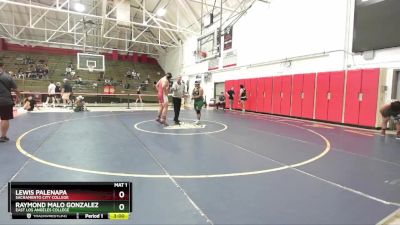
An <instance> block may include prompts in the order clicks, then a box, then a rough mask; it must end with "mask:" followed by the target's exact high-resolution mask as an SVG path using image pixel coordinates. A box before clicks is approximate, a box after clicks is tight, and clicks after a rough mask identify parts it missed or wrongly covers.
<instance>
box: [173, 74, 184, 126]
mask: <svg viewBox="0 0 400 225" xmlns="http://www.w3.org/2000/svg"><path fill="white" fill-rule="evenodd" d="M171 90H172V101H173V103H174V112H175V117H174V121H175V124H177V125H178V124H180V122H181V121H179V113H180V111H181V106H182V97H183V96H184V94H185V83H184V82H182V76H178V78H177V79H176V81H175V82H174V84H173V85H172V88H171Z"/></svg>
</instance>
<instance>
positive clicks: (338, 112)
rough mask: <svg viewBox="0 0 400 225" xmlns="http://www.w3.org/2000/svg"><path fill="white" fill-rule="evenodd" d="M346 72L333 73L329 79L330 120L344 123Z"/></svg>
mask: <svg viewBox="0 0 400 225" xmlns="http://www.w3.org/2000/svg"><path fill="white" fill-rule="evenodd" d="M344 74H345V73H344V71H337V72H331V74H330V79H329V92H330V99H329V106H328V120H329V121H333V122H342V115H343V95H344Z"/></svg>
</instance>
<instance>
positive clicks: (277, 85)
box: [272, 76, 282, 114]
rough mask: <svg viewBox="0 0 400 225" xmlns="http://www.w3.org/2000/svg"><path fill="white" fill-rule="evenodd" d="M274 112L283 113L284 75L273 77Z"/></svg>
mask: <svg viewBox="0 0 400 225" xmlns="http://www.w3.org/2000/svg"><path fill="white" fill-rule="evenodd" d="M272 80H273V88H272V113H275V114H280V113H281V99H282V97H281V95H282V77H278V76H276V77H273V79H272Z"/></svg>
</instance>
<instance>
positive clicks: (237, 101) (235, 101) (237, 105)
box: [233, 80, 243, 109]
mask: <svg viewBox="0 0 400 225" xmlns="http://www.w3.org/2000/svg"><path fill="white" fill-rule="evenodd" d="M242 81H243V80H235V81H234V83H233V84H234V85H233V86H234V87H235V88H234V91H235V97H234V98H233V106H234V109H240V108H241V106H240V97H239V92H240V83H241V82H242Z"/></svg>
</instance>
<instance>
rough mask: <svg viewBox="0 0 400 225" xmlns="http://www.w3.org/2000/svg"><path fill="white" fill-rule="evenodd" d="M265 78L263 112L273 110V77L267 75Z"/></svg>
mask: <svg viewBox="0 0 400 225" xmlns="http://www.w3.org/2000/svg"><path fill="white" fill-rule="evenodd" d="M263 80H264V108H263V112H266V113H271V112H272V93H273V79H272V77H266V78H264V79H263Z"/></svg>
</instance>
